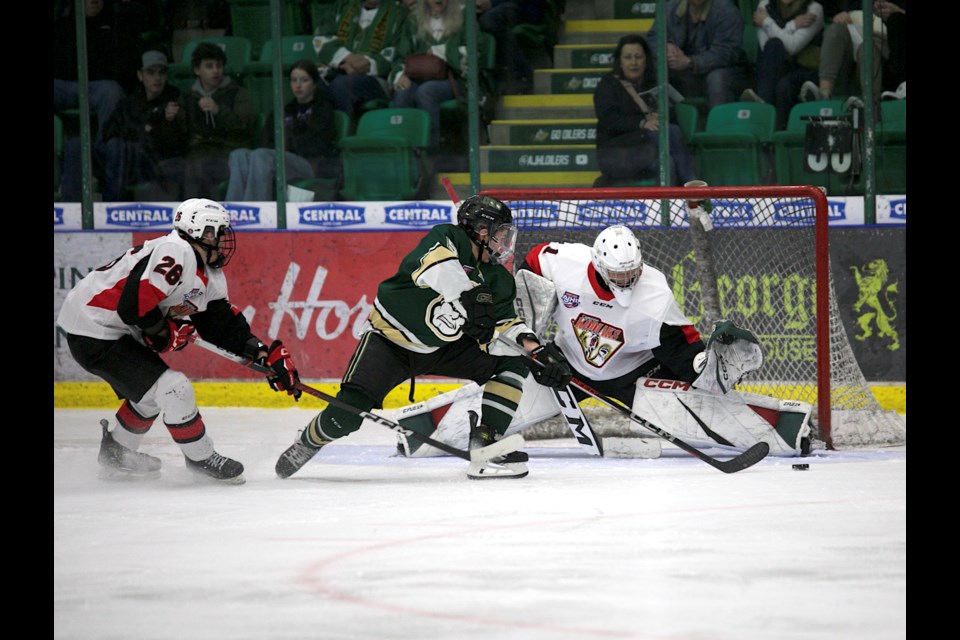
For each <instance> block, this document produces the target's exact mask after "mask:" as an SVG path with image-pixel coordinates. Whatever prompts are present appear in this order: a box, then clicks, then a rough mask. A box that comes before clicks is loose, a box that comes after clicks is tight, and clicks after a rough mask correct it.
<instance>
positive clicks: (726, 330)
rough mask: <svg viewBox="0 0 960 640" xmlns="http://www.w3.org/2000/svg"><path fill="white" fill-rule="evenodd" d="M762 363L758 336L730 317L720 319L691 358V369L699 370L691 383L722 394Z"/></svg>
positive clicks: (699, 387)
mask: <svg viewBox="0 0 960 640" xmlns="http://www.w3.org/2000/svg"><path fill="white" fill-rule="evenodd" d="M762 364H763V352H762V351H761V350H760V341H759V340H757V336H755V335H753V334H752V333H751V332H749V331H747V330H746V329H741V328H740V327H738V326H736V325H735V324H733V323H732V322H730V321H729V320H721V321H719V322H717V323H716V324H715V325H714V327H713V334H712V335H711V336H710V340H709V341H707V349H706V351H704V352H702V353H699V354H697V357H696V358H695V359H694V365H693V366H694V369H697V368H698V367H702V370H700V375H699V376H698V377H697V379H696V380H694V381H693V386H694V387H696V388H697V389H703V390H704V391H710V392H713V393H716V394H718V395H723V394H726V393H727V392H728V391H730V390H731V389H733V388H734V387H735V386H737V385H738V384H739V383H740V380H742V379H743V377H744V376H745V375H747V374H748V373H750V372H751V371H756V370H757V369H759V368H760V365H762Z"/></svg>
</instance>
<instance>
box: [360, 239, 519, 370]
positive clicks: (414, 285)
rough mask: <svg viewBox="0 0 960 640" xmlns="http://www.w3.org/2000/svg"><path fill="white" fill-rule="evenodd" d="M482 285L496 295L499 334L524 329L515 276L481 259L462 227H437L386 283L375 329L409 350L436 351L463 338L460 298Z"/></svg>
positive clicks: (378, 299)
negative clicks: (518, 313) (516, 302)
mask: <svg viewBox="0 0 960 640" xmlns="http://www.w3.org/2000/svg"><path fill="white" fill-rule="evenodd" d="M479 284H486V285H488V286H489V287H490V289H491V290H492V291H493V299H494V306H495V310H496V311H495V312H496V316H497V331H498V332H503V331H506V330H507V329H509V328H511V327H514V326H515V325H518V324H520V319H519V318H518V317H517V312H516V309H515V307H514V300H515V298H516V294H517V287H516V283H515V282H514V280H513V275H512V274H511V273H510V272H509V271H508V270H507V269H506V268H505V267H504V266H503V265H494V264H490V263H486V262H482V261H478V260H477V259H475V258H474V257H473V242H472V241H471V240H470V238H469V236H468V235H467V232H466V231H465V230H464V229H462V228H461V227H458V226H456V225H452V224H440V225H437V226H435V227H434V228H433V229H431V230H430V232H429V233H427V235H425V236H424V237H423V239H422V240H421V241H420V243H419V244H418V245H417V246H416V248H414V250H413V251H411V252H410V253H408V254H407V255H406V257H404V258H403V260H402V261H401V262H400V267H399V269H398V270H397V272H396V273H395V274H394V275H393V276H391V277H390V278H388V279H386V280H384V281H383V282H381V283H380V286H379V287H378V288H377V297H376V298H375V299H374V301H373V309H372V310H371V312H370V318H369V323H370V326H371V327H372V329H373V330H375V331H378V332H380V333H381V334H383V336H384V337H386V338H387V339H388V340H390V341H392V342H394V343H396V344H398V345H400V346H401V347H404V348H405V349H410V350H411V351H416V352H419V353H430V352H431V351H436V350H437V349H438V348H439V347H442V346H443V345H446V344H449V343H451V342H455V341H456V340H459V339H460V338H461V337H462V335H463V333H462V331H461V329H462V327H463V324H464V322H465V321H466V318H465V315H464V310H463V307H462V306H461V305H460V302H459V298H460V294H461V293H462V292H464V291H467V290H468V289H470V288H471V287H475V286H477V285H479Z"/></svg>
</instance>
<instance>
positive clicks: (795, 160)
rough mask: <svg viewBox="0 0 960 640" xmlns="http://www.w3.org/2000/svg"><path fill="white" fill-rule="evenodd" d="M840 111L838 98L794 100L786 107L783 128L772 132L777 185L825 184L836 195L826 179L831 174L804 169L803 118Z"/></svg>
mask: <svg viewBox="0 0 960 640" xmlns="http://www.w3.org/2000/svg"><path fill="white" fill-rule="evenodd" d="M842 112H843V101H842V100H821V101H817V102H798V103H797V104H795V105H794V106H793V108H792V109H791V110H790V115H789V116H788V117H787V127H786V129H784V130H783V131H776V132H774V134H773V158H774V165H775V166H776V171H777V184H815V185H820V186H826V187H827V193H828V194H830V195H836V194H835V193H834V190H833V189H831V187H830V182H831V180H830V178H834V179H835V178H836V177H837V176H835V175H829V174H825V173H811V172H809V171H807V170H806V168H805V166H804V165H805V160H806V152H805V150H804V147H805V144H806V139H807V124H808V123H809V122H810V121H809V120H807V119H806V118H808V117H810V116H839V115H841V113H842Z"/></svg>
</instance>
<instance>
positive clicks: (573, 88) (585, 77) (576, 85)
mask: <svg viewBox="0 0 960 640" xmlns="http://www.w3.org/2000/svg"><path fill="white" fill-rule="evenodd" d="M607 71H608V69H559V68H558V69H536V70H535V71H534V72H533V90H534V92H535V93H537V94H539V95H545V94H553V95H556V94H559V93H589V94H590V95H593V92H594V91H596V89H597V85H598V84H599V83H600V78H601V77H602V76H603V74H605V73H606V72H607Z"/></svg>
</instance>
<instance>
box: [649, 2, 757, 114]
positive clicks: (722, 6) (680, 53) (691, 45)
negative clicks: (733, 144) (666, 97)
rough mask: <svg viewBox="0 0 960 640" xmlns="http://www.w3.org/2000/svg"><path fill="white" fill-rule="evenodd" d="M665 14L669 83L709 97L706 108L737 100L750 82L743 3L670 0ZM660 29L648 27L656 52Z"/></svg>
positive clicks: (687, 93) (684, 91)
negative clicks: (741, 6) (744, 38)
mask: <svg viewBox="0 0 960 640" xmlns="http://www.w3.org/2000/svg"><path fill="white" fill-rule="evenodd" d="M665 15H666V23H667V46H666V52H667V70H668V76H669V81H670V83H671V84H672V85H673V86H674V87H675V88H676V89H677V90H678V91H680V93H682V94H683V95H684V97H687V98H690V97H706V99H707V107H708V109H710V108H713V107H715V106H717V105H718V104H726V103H728V102H734V101H735V100H737V98H738V97H739V96H740V93H741V92H742V91H743V90H744V89H745V88H746V87H747V84H748V83H749V75H748V66H747V54H746V51H744V50H743V16H742V15H741V14H740V9H739V7H738V6H737V5H736V4H734V3H733V2H732V1H731V0H670V2H669V4H668V5H667V8H666V14H665ZM659 29H660V27H659V26H658V25H657V24H656V23H654V26H653V28H652V29H650V31H648V32H647V40H648V41H649V43H650V47H651V49H652V50H653V55H654V57H656V55H657V40H656V38H657V33H658V30H659ZM654 65H655V61H654ZM654 68H656V67H655V66H654Z"/></svg>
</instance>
